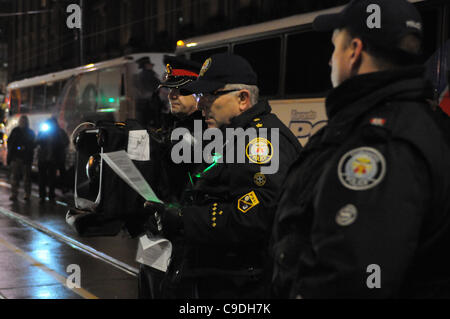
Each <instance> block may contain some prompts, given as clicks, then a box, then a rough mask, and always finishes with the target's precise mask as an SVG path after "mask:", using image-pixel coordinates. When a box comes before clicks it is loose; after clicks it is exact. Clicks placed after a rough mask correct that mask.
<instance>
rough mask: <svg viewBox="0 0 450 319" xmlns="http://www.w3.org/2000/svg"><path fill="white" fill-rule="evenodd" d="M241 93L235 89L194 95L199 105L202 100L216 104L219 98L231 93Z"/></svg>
mask: <svg viewBox="0 0 450 319" xmlns="http://www.w3.org/2000/svg"><path fill="white" fill-rule="evenodd" d="M237 91H240V89H234V90H225V91H216V92H214V93H195V94H193V95H194V97H195V99H196V100H197V103H198V102H200V99H201V98H204V99H206V100H207V101H208V102H209V103H212V102H214V100H215V99H217V98H218V97H219V96H222V95H225V94H228V93H231V92H237Z"/></svg>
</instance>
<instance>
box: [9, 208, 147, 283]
mask: <svg viewBox="0 0 450 319" xmlns="http://www.w3.org/2000/svg"><path fill="white" fill-rule="evenodd" d="M0 214H2V215H4V216H6V217H8V218H10V219H14V220H16V221H18V222H20V223H21V224H24V225H26V226H29V227H31V228H34V229H36V230H38V231H40V232H42V233H44V234H47V235H49V236H50V237H52V238H53V239H56V240H58V241H60V242H62V243H64V244H66V245H68V246H71V247H72V248H74V249H77V250H79V251H81V252H83V253H85V254H87V255H89V256H91V257H94V258H96V259H98V260H100V261H103V262H105V263H107V264H109V265H111V266H113V267H115V268H117V269H119V270H121V271H123V272H125V273H127V274H129V275H132V276H134V277H137V275H138V273H139V270H138V269H137V268H135V267H132V266H130V265H128V264H126V263H124V262H122V261H120V260H118V259H116V258H114V257H111V256H109V255H106V254H105V253H102V252H101V251H98V250H96V249H94V248H93V247H90V246H88V245H85V244H83V243H80V242H79V241H77V240H75V239H73V238H71V237H69V236H66V235H64V234H61V233H59V232H57V231H54V230H51V229H49V228H47V227H45V226H43V225H42V224H40V223H38V222H35V221H33V220H31V219H29V218H27V217H25V216H22V215H20V214H17V213H14V212H12V211H10V210H8V209H6V208H4V207H0Z"/></svg>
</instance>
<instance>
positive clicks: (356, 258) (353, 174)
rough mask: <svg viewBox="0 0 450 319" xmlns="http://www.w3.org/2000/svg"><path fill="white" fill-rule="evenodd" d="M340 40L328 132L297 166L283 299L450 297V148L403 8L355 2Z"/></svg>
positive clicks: (337, 19) (279, 284)
mask: <svg viewBox="0 0 450 319" xmlns="http://www.w3.org/2000/svg"><path fill="white" fill-rule="evenodd" d="M313 25H314V27H315V29H316V30H318V31H330V30H334V33H333V38H332V42H333V44H334V47H335V48H334V52H333V55H332V57H331V61H330V65H331V68H332V71H331V77H332V82H333V85H334V87H335V89H334V90H333V91H332V92H331V93H330V94H329V96H328V97H327V100H326V109H327V113H328V117H329V125H328V126H327V127H325V128H324V129H322V130H321V131H320V132H319V133H317V134H316V135H315V136H313V137H312V138H311V140H310V141H309V142H308V144H307V145H306V147H305V149H304V151H303V153H302V155H301V157H300V159H299V160H298V161H297V162H296V163H295V164H294V165H293V167H292V169H291V170H290V173H289V177H288V180H287V182H286V188H285V191H284V193H283V195H282V197H281V201H280V205H279V207H278V210H277V215H276V229H275V234H274V247H273V253H274V258H275V270H274V281H273V288H274V289H273V290H274V292H275V294H276V296H278V297H296V298H409V297H411V298H416V297H422V298H428V297H449V296H450V258H449V255H448V251H449V250H450V200H449V196H448V194H449V192H450V170H449V165H450V164H449V163H450V150H449V145H448V143H447V142H446V140H445V139H444V138H443V128H442V127H440V126H439V125H438V124H437V123H438V122H437V121H436V120H435V115H436V114H434V113H433V111H432V109H431V108H430V105H429V103H428V102H427V99H428V98H430V97H431V96H432V91H431V89H430V86H429V85H428V83H426V81H425V80H424V79H423V75H424V69H423V68H422V66H416V65H415V61H416V60H417V57H418V55H419V53H420V47H421V41H422V28H423V26H422V21H421V18H420V15H419V13H418V12H417V10H416V9H415V7H414V6H413V5H412V4H410V3H408V2H407V1H405V0H357V1H352V2H351V3H350V4H348V6H347V7H346V8H345V9H344V10H343V11H342V12H341V13H338V14H331V15H324V16H319V17H317V18H316V20H315V21H314V24H313Z"/></svg>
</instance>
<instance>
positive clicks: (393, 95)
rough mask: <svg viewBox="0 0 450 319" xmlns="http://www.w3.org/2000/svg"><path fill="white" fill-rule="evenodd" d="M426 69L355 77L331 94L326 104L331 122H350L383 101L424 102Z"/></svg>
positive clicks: (427, 90)
mask: <svg viewBox="0 0 450 319" xmlns="http://www.w3.org/2000/svg"><path fill="white" fill-rule="evenodd" d="M424 72H425V69H424V68H423V67H421V66H420V67H419V66H414V67H408V68H401V69H395V70H389V71H382V72H374V73H368V74H362V75H358V76H355V77H353V78H351V79H348V80H346V81H344V82H343V83H342V84H341V85H340V86H338V87H337V88H335V89H334V90H332V91H331V92H330V94H329V95H328V97H327V101H326V110H327V115H328V118H329V120H330V121H334V122H336V121H338V122H339V121H340V120H341V119H342V120H345V119H347V120H348V119H350V118H354V117H356V116H358V115H359V114H362V113H364V112H366V111H368V110H369V109H371V108H372V107H373V106H375V105H377V104H379V103H380V102H381V101H383V100H396V99H401V100H420V99H422V100H425V99H426V98H431V96H432V95H431V94H432V91H431V86H430V85H429V84H428V82H427V81H426V80H425V79H424Z"/></svg>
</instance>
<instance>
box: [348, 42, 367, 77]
mask: <svg viewBox="0 0 450 319" xmlns="http://www.w3.org/2000/svg"><path fill="white" fill-rule="evenodd" d="M363 49H364V44H363V42H362V40H361V39H360V38H353V39H352V40H351V41H350V66H351V69H352V70H351V72H352V73H353V74H354V75H356V74H358V73H359V72H358V71H359V68H360V66H361V63H362V59H363Z"/></svg>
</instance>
